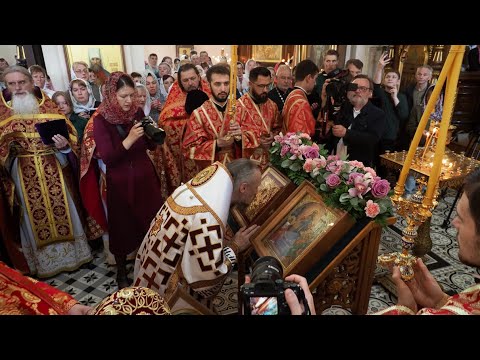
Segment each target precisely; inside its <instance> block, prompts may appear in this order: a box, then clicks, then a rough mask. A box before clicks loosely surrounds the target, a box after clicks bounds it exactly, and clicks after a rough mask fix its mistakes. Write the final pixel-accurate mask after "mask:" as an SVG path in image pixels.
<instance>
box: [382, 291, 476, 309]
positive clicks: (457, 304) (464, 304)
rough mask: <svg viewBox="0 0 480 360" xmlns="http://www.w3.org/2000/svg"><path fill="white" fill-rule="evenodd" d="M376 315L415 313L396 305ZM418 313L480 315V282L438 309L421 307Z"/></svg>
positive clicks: (450, 298) (449, 299) (451, 297)
mask: <svg viewBox="0 0 480 360" xmlns="http://www.w3.org/2000/svg"><path fill="white" fill-rule="evenodd" d="M375 315H415V313H414V312H413V311H412V310H411V309H409V308H407V307H406V306H398V305H394V306H390V307H389V308H387V309H385V310H382V311H379V312H378V313H375ZM417 315H480V284H477V285H474V286H472V287H470V288H468V289H466V290H464V291H462V292H461V293H458V294H455V295H453V296H450V297H449V298H448V300H447V302H446V303H445V305H443V306H442V307H440V308H438V309H435V308H423V309H420V310H419V311H418V312H417Z"/></svg>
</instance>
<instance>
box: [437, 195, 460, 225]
mask: <svg viewBox="0 0 480 360" xmlns="http://www.w3.org/2000/svg"><path fill="white" fill-rule="evenodd" d="M462 192H463V186H462V187H461V188H460V189H458V192H457V196H455V200H454V201H453V204H452V207H451V208H450V211H449V212H448V215H447V218H446V219H445V220H444V221H443V224H442V228H444V229H446V228H448V226H449V225H450V217H451V216H452V213H453V209H455V204H456V203H457V201H458V199H459V198H460V195H462Z"/></svg>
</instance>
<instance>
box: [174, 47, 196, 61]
mask: <svg viewBox="0 0 480 360" xmlns="http://www.w3.org/2000/svg"><path fill="white" fill-rule="evenodd" d="M176 48H177V57H178V58H179V59H180V56H182V55H187V56H188V58H189V59H190V51H192V50H193V45H176Z"/></svg>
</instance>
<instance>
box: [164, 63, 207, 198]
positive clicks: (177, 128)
mask: <svg viewBox="0 0 480 360" xmlns="http://www.w3.org/2000/svg"><path fill="white" fill-rule="evenodd" d="M197 89H200V90H202V91H204V92H205V93H207V95H209V96H210V95H211V91H210V87H209V86H208V83H207V82H206V81H205V80H202V79H201V77H200V73H199V72H198V69H197V68H196V67H195V65H193V64H190V63H188V64H184V65H182V66H180V68H179V69H178V81H176V82H175V83H174V84H173V85H172V88H171V89H170V93H169V94H168V98H167V102H166V103H165V106H164V108H163V110H162V113H161V114H160V117H159V119H158V125H159V126H160V127H161V128H162V129H163V130H165V132H166V133H167V137H166V139H165V144H164V149H165V157H166V159H167V162H166V164H165V166H166V172H167V173H168V174H169V176H170V177H171V183H172V187H173V188H174V189H175V188H176V187H177V186H179V185H180V183H181V182H187V181H188V180H189V179H191V178H192V177H193V176H194V175H195V174H196V173H197V167H196V164H195V162H194V161H192V160H189V159H186V158H184V156H183V154H182V138H183V133H184V130H185V124H186V122H187V120H188V118H189V117H190V115H189V114H188V113H187V112H186V110H185V101H186V98H187V93H188V92H190V91H192V90H197ZM172 160H173V161H172Z"/></svg>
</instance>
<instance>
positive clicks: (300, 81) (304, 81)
mask: <svg viewBox="0 0 480 360" xmlns="http://www.w3.org/2000/svg"><path fill="white" fill-rule="evenodd" d="M318 72H319V70H318V67H317V65H315V63H314V62H313V61H311V60H308V59H307V60H303V61H300V62H299V63H298V65H297V67H296V68H295V86H294V88H293V90H292V91H291V92H290V94H289V95H288V96H287V99H286V100H285V106H284V107H283V111H282V120H283V132H285V133H289V132H303V133H307V134H309V135H310V136H313V135H315V117H314V116H313V112H312V108H311V107H310V104H309V103H308V99H307V95H308V94H310V93H311V92H312V91H313V89H314V87H315V81H316V79H317V76H318Z"/></svg>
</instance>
